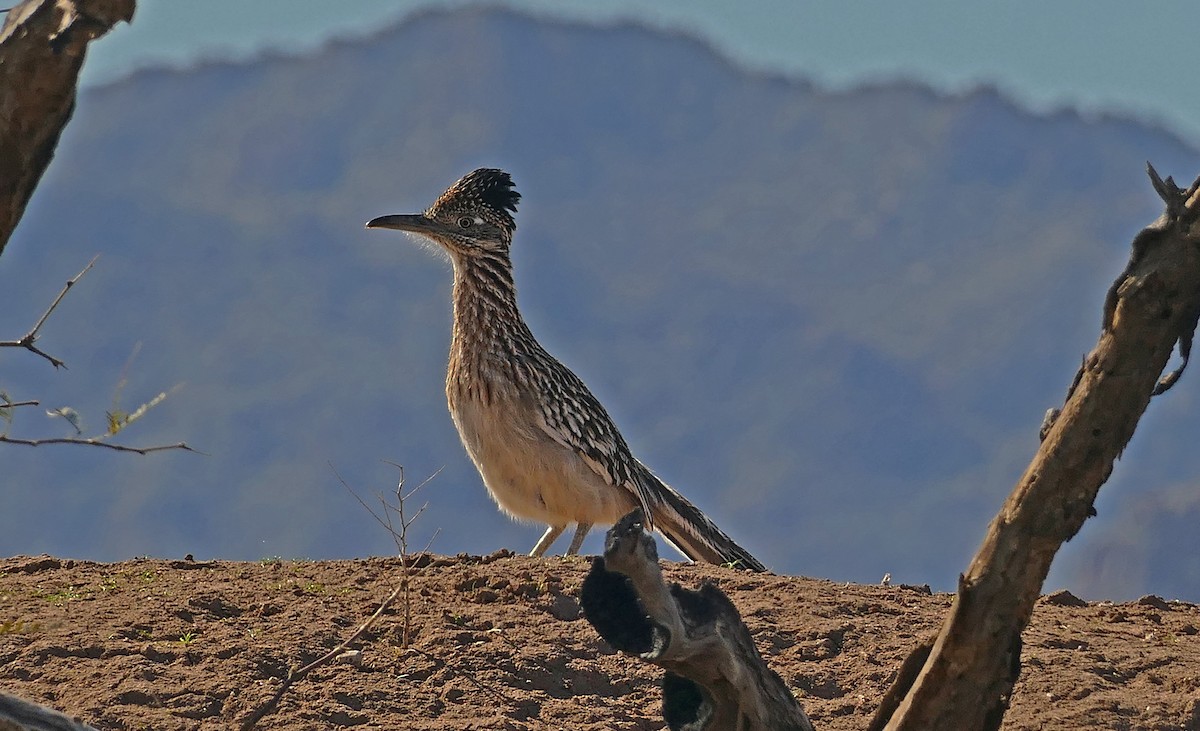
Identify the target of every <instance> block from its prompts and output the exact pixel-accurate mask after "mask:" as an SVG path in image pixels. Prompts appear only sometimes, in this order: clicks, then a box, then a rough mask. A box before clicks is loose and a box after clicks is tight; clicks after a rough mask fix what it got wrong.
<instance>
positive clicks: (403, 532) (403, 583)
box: [241, 462, 478, 731]
mask: <svg viewBox="0 0 1200 731" xmlns="http://www.w3.org/2000/svg"><path fill="white" fill-rule="evenodd" d="M388 464H394V463H392V462H389V463H388ZM395 466H396V467H400V466H399V465H395ZM329 468H330V469H331V470H333V474H334V476H335V477H337V479H338V482H341V483H342V487H344V488H346V490H347V491H349V493H350V494H351V495H353V496H354V499H355V500H357V501H358V503H359V505H362V506H363V508H365V509H366V511H367V512H368V513H370V514H371V517H373V518H375V520H376V521H378V522H379V524H380V525H382V526H384V527H385V528H387V529H388V530H389V531H390V532H392V528H391V523H390V518H389V519H388V521H387V522H385V521H384V519H383V518H380V517H379V515H377V514H376V513H375V511H374V510H372V509H371V506H369V505H367V504H366V502H364V501H363V499H362V498H361V497H359V495H358V493H356V492H355V491H354V490H353V488H351V487H350V485H349V484H348V483H347V482H346V481H345V480H344V479H342V476H341V475H339V474H338V473H337V470H336V469H334V468H333V465H332V464H330V465H329ZM438 472H441V470H440V469H439V470H438ZM438 472H435V473H433V474H432V475H430V476H429V477H428V478H427V479H426V480H425V481H424V482H422V483H421V484H420V485H417V486H416V487H415V488H414V489H413V490H412V492H410V493H408V495H407V497H406V496H404V495H403V493H402V489H403V487H404V468H403V467H400V483H399V485H397V488H396V490H397V493H396V494H397V496H398V497H399V499H400V506H399V509H398V510H399V512H400V515H401V522H400V533H399V535H397V534H396V533H395V532H392V538H393V539H395V540H396V541H397V546H399V547H400V550H401V553H400V564H401V566H402V567H403V571H404V573H403V574H402V577H401V580H400V583H399V584H397V585H396V587H395V588H394V589H392V593H391V594H388V595H387V598H386V599H384V600H383V603H382V604H380V605H379V608H378V609H376V610H375V613H374V614H372V615H371V616H370V617H369V618H368V619H367V621H365V622H363V623H362V624H361V625H360V626H359V628H358V629H357V630H355V631H354V634H352V635H350V636H349V637H347V638H346V639H345V640H343V641H342V642H341V643H340V644H338V646H337V647H335V648H333V649H332V650H330V651H329V652H327V653H325V654H324V655H322V656H321V657H319V658H317V659H316V660H313V661H312V662H310V663H309V664H307V665H305V666H303V667H301V668H299V669H297V670H292V671H289V672H288V674H287V677H286V678H284V679H283V683H282V684H281V685H280V686H279V688H277V689H276V690H275V694H274V695H272V696H271V698H270V699H269V700H267V702H266V703H263V704H262V705H261V706H259V707H258V708H257V709H256V710H255V711H254V713H252V714H250V716H248V717H247V718H246V720H245V721H244V722H242V726H241V731H250V729H252V728H254V726H255V724H257V723H258V722H259V721H261V720H262V719H263V718H265V717H266V716H267V714H269V713H271V712H273V711H274V710H275V708H276V707H277V706H278V705H279V701H280V700H282V699H283V696H284V694H285V693H287V691H288V688H290V687H292V685H293V684H294V683H296V682H297V681H299V680H301V679H303V678H304V676H306V675H308V674H309V673H310V672H312V671H313V670H315V669H316V668H318V667H320V666H321V665H324V664H325V663H327V662H329V661H330V660H332V659H333V658H335V657H337V656H338V654H339V653H341V652H342V651H343V650H345V649H346V648H347V647H349V645H350V643H352V642H354V641H355V640H357V639H358V638H359V637H361V636H362V634H363V633H364V632H366V631H367V630H368V629H370V628H371V626H372V625H374V624H375V622H376V621H378V619H379V618H380V617H381V616H383V613H384V612H385V611H386V610H387V608H388V607H390V606H391V605H392V602H394V601H396V597H398V596H399V595H400V594H401V592H403V593H404V597H405V604H406V606H405V626H404V635H405V636H404V643H405V646H406V647H407V643H408V618H409V616H410V612H409V609H408V606H407V603H408V588H409V584H410V582H411V578H412V573H411V563H412V562H411V561H410V559H409V555H408V528H409V527H410V526H411V525H412V524H413V521H415V520H416V519H417V517H416V516H415V517H413V518H412V519H411V520H409V521H408V522H407V523H405V522H404V521H403V516H404V502H403V501H404V500H405V499H407V498H411V497H412V496H413V495H414V494H415V493H416V492H417V490H420V489H421V488H422V487H424V486H425V485H426V484H427V483H428V482H429V481H430V480H432V479H433V478H434V477H436V476H437V474H438ZM385 507H386V504H385ZM424 510H425V508H421V510H420V511H418V512H417V516H420V514H421V512H423V511H424ZM384 513H385V515H386V514H387V511H386V510H385V511H384ZM436 537H437V533H436V532H435V533H434V538H436ZM429 541H430V543H432V542H433V538H430V539H429ZM428 548H429V546H426V550H428ZM422 654H424V653H422ZM472 680H473V679H472ZM475 682H478V681H475Z"/></svg>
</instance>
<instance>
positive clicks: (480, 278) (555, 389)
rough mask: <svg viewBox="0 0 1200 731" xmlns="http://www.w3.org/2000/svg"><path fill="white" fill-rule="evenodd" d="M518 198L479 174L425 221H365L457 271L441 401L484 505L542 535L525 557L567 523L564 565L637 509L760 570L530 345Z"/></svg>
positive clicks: (687, 539)
mask: <svg viewBox="0 0 1200 731" xmlns="http://www.w3.org/2000/svg"><path fill="white" fill-rule="evenodd" d="M520 199H521V195H520V193H518V192H517V191H516V190H514V189H513V183H512V178H510V177H509V175H508V173H506V172H504V171H502V170H493V169H487V168H482V169H479V170H476V171H474V172H472V173H470V174H469V175H467V176H466V177H464V178H462V179H461V180H459V181H458V182H457V183H455V184H454V185H452V186H450V188H449V189H448V190H447V191H446V192H445V193H442V195H441V197H439V198H438V199H437V200H436V201H435V202H434V204H433V205H432V206H430V207H429V209H428V210H426V211H425V212H424V213H418V214H413V215H398V216H382V217H380V218H376V219H373V220H371V221H369V222H367V228H385V229H395V230H397V231H406V232H409V233H413V234H418V235H420V236H422V237H424V238H426V239H429V240H431V241H433V242H434V243H436V244H437V245H438V246H439V247H441V248H442V249H444V250H445V251H446V252H447V254H449V256H450V260H451V261H452V262H453V264H454V293H453V299H454V328H453V333H452V335H451V338H450V365H449V368H448V370H447V373H446V400H447V401H448V402H449V404H450V415H451V416H452V417H453V419H454V425H455V426H456V427H458V433H459V436H461V437H462V442H463V446H465V447H466V449H467V453H468V454H469V455H470V457H471V460H472V461H473V462H474V463H475V466H476V467H477V468H478V469H479V474H480V475H481V476H482V477H483V482H484V484H485V485H487V488H488V491H489V492H490V493H491V495H492V499H494V500H495V501H496V503H497V504H498V505H499V506H500V508H501V509H502V510H503V511H504V512H506V513H508V514H509V515H511V516H513V517H515V518H519V519H526V520H532V521H538V522H541V523H546V524H548V525H549V528H547V530H546V533H545V534H544V535H543V536H542V537H541V539H540V540H539V541H538V542H537V545H535V546H534V547H533V550H532V551H531V552H530V555H532V556H541V555H543V554H544V553H545V552H546V550H547V549H548V548H550V545H551V544H552V543H554V541H555V540H556V539H557V538H558V537H559V536H560V535H562V532H563V531H564V530H566V528H567V526H568V525H570V524H572V523H574V524H575V525H576V529H575V535H574V537H573V538H572V540H571V545H570V547H569V548H568V549H567V555H573V554H575V553H578V551H579V547H580V545H581V544H582V543H583V539H584V537H585V536H586V535H587V533H588V531H589V530H590V529H591V527H592V525H593V524H595V523H604V524H611V523H615V522H616V521H617V520H618V519H620V518H621V516H623V515H625V514H626V513H628V512H629V511H631V510H633V509H634V508H635V507H638V506H640V507H641V508H642V510H643V512H644V513H645V515H646V517H647V523H648V524H650V525H648V526H647V527H653V528H657V529H658V530H659V531H660V532H661V533H662V534H663V536H665V537H666V539H667V540H668V541H670V542H671V543H672V544H673V545H674V546H675V547H676V548H678V549H679V550H680V552H682V553H683V554H684V555H686V556H687V557H688V558H690V559H692V560H693V561H705V562H708V563H714V564H729V565H733V566H737V567H741V568H745V569H750V570H754V571H765V570H766V569H765V568H764V567H763V565H762V564H761V563H759V562H758V561H757V560H756V559H755V558H754V557H753V556H751V555H750V554H749V553H748V552H746V550H745V549H743V548H742V547H741V546H739V545H738V544H736V543H734V542H733V540H732V539H731V538H730V537H729V536H727V535H725V533H723V532H722V531H721V529H720V528H718V527H717V526H716V525H714V524H713V522H712V521H711V520H709V519H708V517H707V516H705V515H704V513H702V512H700V510H699V508H697V507H696V506H695V505H692V504H691V503H690V502H688V500H687V499H686V498H684V497H683V495H680V494H679V493H678V492H676V491H675V490H673V489H672V488H671V487H669V486H668V485H666V484H664V483H663V482H662V481H661V480H659V479H658V478H657V477H655V476H654V474H653V473H652V472H651V471H650V470H649V469H647V468H646V466H645V465H643V464H642V463H641V462H639V461H638V460H637V459H635V458H634V457H633V455H632V454H631V453H630V451H629V446H628V445H627V444H626V443H625V439H624V438H622V437H621V433H620V432H619V431H617V427H616V426H615V425H614V424H613V422H612V419H610V418H609V416H608V412H606V411H605V410H604V407H603V406H601V405H600V402H599V401H597V400H596V397H595V396H593V395H592V393H591V391H589V390H588V388H587V386H585V385H583V381H581V380H579V377H578V376H576V375H575V374H574V373H572V372H571V371H570V370H569V369H567V368H566V367H565V366H564V365H563V364H562V363H559V362H558V360H556V359H555V358H554V357H553V356H552V355H550V354H549V353H547V352H546V350H545V349H544V348H542V346H541V345H540V344H539V343H538V341H537V340H536V339H534V337H533V333H531V332H530V331H529V327H528V326H527V325H526V324H525V320H524V318H522V317H521V313H520V311H519V310H518V309H517V293H516V288H515V287H514V286H513V274H512V260H511V259H510V257H509V247H510V246H511V244H512V236H513V231H515V230H516V222H515V221H514V220H513V216H512V214H513V213H515V212H516V210H517V202H518V201H519V200H520Z"/></svg>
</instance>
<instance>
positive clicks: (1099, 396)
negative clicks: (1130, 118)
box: [872, 168, 1200, 731]
mask: <svg viewBox="0 0 1200 731" xmlns="http://www.w3.org/2000/svg"><path fill="white" fill-rule="evenodd" d="M1150 179H1151V181H1152V182H1153V183H1154V189H1155V190H1156V191H1157V192H1158V194H1159V196H1160V197H1161V198H1162V199H1163V202H1164V203H1165V204H1166V211H1165V212H1164V213H1163V215H1162V216H1160V217H1159V219H1158V220H1157V221H1155V222H1154V223H1153V224H1151V225H1150V226H1147V227H1146V228H1145V229H1143V230H1142V231H1141V232H1140V233H1139V234H1138V235H1137V237H1136V238H1135V239H1134V241H1133V252H1132V254H1131V255H1130V258H1129V264H1128V265H1127V266H1126V268H1125V271H1124V272H1122V274H1121V276H1120V277H1118V278H1117V281H1116V282H1114V283H1113V286H1112V289H1111V290H1110V291H1109V296H1108V299H1107V301H1106V303H1105V307H1104V317H1103V322H1102V329H1101V333H1100V341H1099V342H1098V343H1097V345H1096V348H1095V349H1094V350H1093V351H1092V352H1091V354H1089V355H1088V356H1087V358H1086V359H1085V360H1084V363H1083V365H1082V366H1081V367H1080V369H1079V372H1078V374H1077V375H1076V376H1075V381H1074V383H1072V384H1071V387H1070V389H1069V390H1068V392H1067V398H1066V403H1065V404H1064V405H1063V408H1062V411H1061V412H1059V413H1058V414H1057V415H1056V417H1057V418H1054V419H1053V420H1051V423H1049V424H1047V426H1046V427H1045V429H1044V431H1043V434H1044V435H1045V438H1044V440H1043V441H1042V444H1041V447H1040V448H1039V449H1038V452H1037V454H1036V455H1035V456H1034V458H1033V461H1032V462H1031V463H1030V465H1029V467H1028V469H1026V471H1025V474H1024V475H1023V476H1022V477H1021V479H1020V481H1019V482H1018V483H1017V486H1016V488H1015V489H1014V490H1013V492H1012V494H1011V495H1010V496H1009V498H1008V501H1007V502H1006V503H1005V505H1004V507H1003V509H1001V511H1000V513H999V515H997V516H996V518H995V519H994V520H993V521H992V525H991V527H990V528H989V530H988V534H987V537H986V538H985V539H984V542H983V545H982V546H981V547H980V549H979V552H978V553H977V554H976V556H975V559H974V560H973V561H972V562H971V566H970V568H969V569H968V570H967V573H966V574H965V575H963V576H960V577H959V582H958V595H957V596H956V597H955V600H954V604H953V606H952V607H951V608H950V614H949V616H948V617H947V618H946V622H945V624H944V625H943V627H942V630H941V633H940V634H939V636H938V638H937V640H936V642H935V643H934V645H933V648H932V651H929V657H928V659H927V660H926V661H925V663H924V665H923V667H922V668H921V671H920V673H918V674H917V675H916V678H915V680H912V685H911V687H910V688H907V689H901V688H893V691H892V692H891V693H890V694H889V695H894V696H897V697H899V696H901V695H902V696H903V700H902V701H901V702H900V703H899V706H898V708H896V710H895V713H894V714H890V717H883V714H881V715H880V717H877V719H876V721H875V723H873V724H872V727H873V728H885V729H887V730H888V731H910V730H911V731H916V730H917V729H920V730H921V731H935V730H938V729H945V730H946V731H950V730H951V729H953V730H954V731H961V730H962V729H996V728H999V726H1000V721H1001V719H1002V718H1003V716H1004V712H1005V711H1006V710H1007V708H1008V700H1009V696H1010V695H1011V693H1012V688H1013V683H1015V682H1016V679H1017V674H1018V673H1019V671H1020V667H1021V632H1022V631H1023V630H1024V629H1025V626H1026V625H1027V624H1028V623H1029V617H1030V615H1031V614H1032V612H1033V605H1034V602H1035V601H1036V600H1037V597H1038V594H1039V593H1040V591H1041V588H1042V583H1043V582H1044V581H1045V579H1046V574H1047V572H1049V570H1050V562H1051V560H1052V559H1053V558H1054V554H1055V553H1057V552H1058V549H1059V548H1060V547H1061V546H1062V544H1063V543H1064V542H1066V541H1067V540H1069V539H1070V538H1071V537H1072V536H1074V535H1075V534H1076V533H1077V532H1078V531H1079V529H1080V528H1081V527H1082V526H1083V522H1084V521H1085V520H1087V518H1088V517H1089V516H1091V515H1094V514H1095V510H1094V508H1093V503H1094V502H1095V499H1096V494H1097V493H1098V492H1099V490H1100V486H1101V485H1103V484H1104V482H1105V481H1106V480H1107V479H1108V476H1109V475H1110V474H1111V473H1112V469H1113V462H1114V461H1116V459H1117V458H1118V457H1119V456H1120V455H1121V452H1122V451H1123V450H1124V449H1125V445H1126V444H1128V443H1129V440H1130V438H1131V437H1133V431H1134V429H1135V428H1136V427H1137V423H1138V420H1139V419H1141V416H1142V413H1143V412H1144V411H1145V410H1146V406H1147V405H1148V404H1149V402H1150V398H1151V396H1153V395H1155V394H1158V393H1162V392H1163V391H1165V390H1166V389H1168V388H1170V387H1171V385H1172V384H1174V382H1175V381H1176V379H1178V378H1179V375H1180V374H1181V373H1182V372H1183V368H1184V366H1186V365H1187V359H1188V356H1189V355H1190V353H1191V346H1192V335H1193V333H1194V332H1195V329H1196V320H1197V317H1198V316H1200V226H1197V225H1196V221H1197V218H1198V215H1200V197H1198V196H1197V189H1198V188H1200V180H1197V182H1196V183H1195V184H1193V185H1192V187H1191V188H1189V189H1188V190H1186V191H1185V190H1180V189H1179V188H1178V187H1177V186H1176V185H1175V183H1174V181H1172V180H1171V179H1170V178H1167V180H1166V181H1163V180H1161V179H1160V178H1159V177H1158V175H1157V173H1155V172H1154V168H1150ZM1176 343H1178V344H1179V353H1180V356H1181V357H1182V358H1183V364H1182V365H1180V367H1179V368H1178V369H1177V370H1176V371H1174V372H1172V373H1171V374H1169V375H1167V376H1166V377H1164V378H1161V380H1160V376H1162V373H1163V371H1164V369H1165V368H1166V366H1167V362H1168V360H1169V359H1170V357H1171V351H1172V349H1173V348H1174V346H1175V344H1176ZM902 690H903V691H904V692H903V693H901V692H900V691H902Z"/></svg>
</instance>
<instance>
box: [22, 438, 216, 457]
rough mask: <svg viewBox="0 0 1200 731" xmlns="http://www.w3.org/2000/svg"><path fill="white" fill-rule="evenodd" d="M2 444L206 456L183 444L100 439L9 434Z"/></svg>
mask: <svg viewBox="0 0 1200 731" xmlns="http://www.w3.org/2000/svg"><path fill="white" fill-rule="evenodd" d="M0 444H23V445H25V446H27V447H41V446H43V445H47V444H81V445H85V446H91V447H105V448H108V449H112V450H114V451H117V452H135V453H137V454H150V453H151V452H165V451H167V450H169V449H179V450H183V451H184V452H195V453H196V454H204V452H201V451H200V450H198V449H192V448H191V447H189V446H188V445H187V444H185V443H183V442H177V443H175V444H160V445H157V446H154V447H127V446H125V445H124V444H114V443H112V442H106V441H104V440H103V439H101V438H100V437H60V438H55V439H17V438H16V437H10V436H8V435H7V434H0Z"/></svg>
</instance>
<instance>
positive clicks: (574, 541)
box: [567, 523, 592, 556]
mask: <svg viewBox="0 0 1200 731" xmlns="http://www.w3.org/2000/svg"><path fill="white" fill-rule="evenodd" d="M591 529H592V524H591V523H577V524H576V525H575V535H574V537H572V538H571V547H570V548H568V549H567V555H568V556H574V555H575V554H577V553H579V547H580V546H582V545H583V539H584V538H586V537H587V534H588V531H590V530H591Z"/></svg>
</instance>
